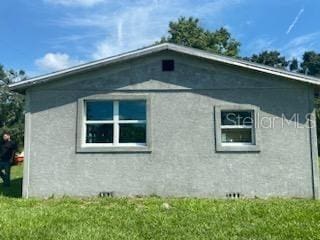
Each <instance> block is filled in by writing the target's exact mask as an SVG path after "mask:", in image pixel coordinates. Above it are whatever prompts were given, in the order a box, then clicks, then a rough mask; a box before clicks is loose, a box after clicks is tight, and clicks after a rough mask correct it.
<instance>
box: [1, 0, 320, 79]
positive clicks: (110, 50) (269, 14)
mask: <svg viewBox="0 0 320 240" xmlns="http://www.w3.org/2000/svg"><path fill="white" fill-rule="evenodd" d="M319 12H320V1H319V0H287V1H280V0H179V1H178V0H150V1H142V0H132V1H128V0H123V1H121V0H118V1H111V0H32V1H30V0H2V1H1V5H0V30H1V35H0V36H1V37H0V53H1V54H0V63H1V64H2V65H4V66H5V67H6V68H13V69H16V70H18V69H23V70H25V71H26V72H27V74H28V75H29V76H34V75H37V74H43V73H47V72H51V71H55V70H59V69H63V68H66V67H70V66H73V65H77V64H80V63H83V62H87V61H92V60H95V59H99V58H103V57H107V56H111V55H114V54H117V53H121V52H124V51H128V50H133V49H136V48H139V47H143V46H147V45H150V44H152V43H154V42H155V41H156V40H159V39H160V38H161V36H164V35H166V32H167V29H168V22H169V21H170V20H176V19H177V18H178V17H179V16H194V17H197V18H199V19H200V22H201V25H202V26H203V27H205V28H208V29H210V30H215V29H217V28H219V27H221V26H224V27H226V28H228V30H229V31H230V32H231V33H232V36H233V37H234V38H236V39H237V40H239V41H240V42H241V44H242V46H241V55H242V56H248V55H251V54H252V53H258V52H261V51H262V50H271V49H276V50H279V51H281V52H282V53H283V54H284V55H285V56H287V57H289V58H291V57H298V58H301V55H302V53H303V52H304V51H306V50H315V51H318V52H320V14H319Z"/></svg>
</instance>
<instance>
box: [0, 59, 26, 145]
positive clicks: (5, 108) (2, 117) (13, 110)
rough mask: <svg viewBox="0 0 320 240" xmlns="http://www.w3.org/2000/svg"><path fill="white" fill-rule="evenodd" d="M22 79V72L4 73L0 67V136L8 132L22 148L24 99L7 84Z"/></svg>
mask: <svg viewBox="0 0 320 240" xmlns="http://www.w3.org/2000/svg"><path fill="white" fill-rule="evenodd" d="M23 77H24V72H23V71H20V72H15V71H13V70H10V71H7V72H6V71H5V70H4V69H3V67H2V66H1V65H0V134H2V132H3V131H9V132H11V134H12V138H13V139H14V140H15V141H16V142H17V143H18V145H19V147H20V148H21V147H22V146H23V137H24V113H23V107H24V97H23V96H22V95H20V94H17V93H14V92H12V91H10V90H9V88H8V84H10V83H11V82H13V81H15V80H17V79H21V78H23Z"/></svg>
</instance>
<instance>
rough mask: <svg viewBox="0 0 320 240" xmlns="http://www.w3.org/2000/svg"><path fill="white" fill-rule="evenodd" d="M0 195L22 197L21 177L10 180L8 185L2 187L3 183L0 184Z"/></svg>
mask: <svg viewBox="0 0 320 240" xmlns="http://www.w3.org/2000/svg"><path fill="white" fill-rule="evenodd" d="M0 195H2V196H5V197H12V198H21V197H22V178H16V179H13V180H11V185H10V187H4V186H3V183H1V185H0Z"/></svg>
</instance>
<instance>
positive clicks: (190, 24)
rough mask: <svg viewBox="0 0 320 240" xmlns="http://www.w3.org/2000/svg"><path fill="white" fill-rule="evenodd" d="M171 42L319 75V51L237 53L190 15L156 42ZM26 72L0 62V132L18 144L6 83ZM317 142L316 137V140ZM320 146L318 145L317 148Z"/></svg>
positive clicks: (13, 96) (20, 102) (223, 36)
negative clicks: (292, 54) (300, 53)
mask: <svg viewBox="0 0 320 240" xmlns="http://www.w3.org/2000/svg"><path fill="white" fill-rule="evenodd" d="M164 42H168V43H175V44H179V45H183V46H187V47H193V48H198V49H201V50H205V51H209V52H212V53H215V54H220V55H224V56H228V57H234V58H238V59H243V60H246V61H250V62H255V63H259V64H264V65H267V66H271V67H275V68H280V69H284V70H288V71H292V72H296V73H302V74H306V75H311V76H316V77H319V76H320V53H317V52H315V51H306V52H305V53H304V54H303V56H302V59H301V60H300V61H298V59H297V58H292V59H286V57H285V56H282V55H281V53H280V52H279V51H277V50H272V51H262V52H260V53H256V54H253V55H252V56H247V57H241V56H239V54H240V47H241V44H240V42H239V41H238V40H236V39H235V38H233V37H232V36H231V33H230V32H229V31H228V30H227V29H226V28H223V27H222V28H219V29H217V30H214V31H210V30H207V29H204V28H203V27H202V26H201V25H200V22H199V19H197V18H193V17H189V18H186V17H180V18H179V19H178V20H177V21H171V22H170V23H169V29H168V35H167V36H165V37H162V38H161V39H160V41H158V42H157V43H164ZM25 78H26V75H25V73H24V72H23V71H14V70H9V71H8V70H5V69H4V68H3V66H1V65H0V133H1V132H3V131H10V132H11V134H12V135H13V138H14V139H15V140H16V141H17V143H18V144H19V146H20V147H22V146H23V138H24V97H23V96H22V95H20V94H18V93H15V92H11V91H9V89H8V84H10V83H12V82H14V81H19V80H23V79H25ZM316 104H317V124H318V137H319V136H320V101H319V100H318V99H316ZM318 142H319V141H318ZM319 149H320V148H319Z"/></svg>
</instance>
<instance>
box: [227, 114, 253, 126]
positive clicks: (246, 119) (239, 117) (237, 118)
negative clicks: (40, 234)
mask: <svg viewBox="0 0 320 240" xmlns="http://www.w3.org/2000/svg"><path fill="white" fill-rule="evenodd" d="M252 124H253V114H252V111H221V125H248V126H251V125H252Z"/></svg>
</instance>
